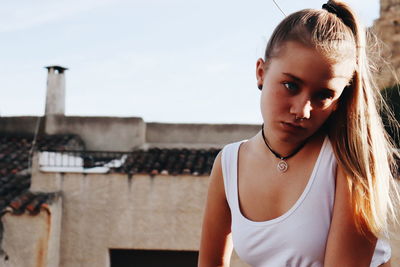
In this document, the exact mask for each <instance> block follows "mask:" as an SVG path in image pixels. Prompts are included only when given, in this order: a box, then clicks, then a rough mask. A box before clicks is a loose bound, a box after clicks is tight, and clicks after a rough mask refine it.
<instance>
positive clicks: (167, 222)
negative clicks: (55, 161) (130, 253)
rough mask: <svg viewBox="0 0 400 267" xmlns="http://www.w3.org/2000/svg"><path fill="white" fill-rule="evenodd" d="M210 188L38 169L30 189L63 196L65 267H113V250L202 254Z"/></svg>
mask: <svg viewBox="0 0 400 267" xmlns="http://www.w3.org/2000/svg"><path fill="white" fill-rule="evenodd" d="M35 162H37V161H36V160H35ZM207 187H208V178H207V177H193V176H155V177H150V176H147V175H137V176H134V177H132V178H128V176H127V175H123V174H86V175H83V174H71V173H66V174H60V173H42V172H39V171H38V170H37V164H36V165H35V166H34V168H33V181H32V187H31V189H32V190H40V191H45V192H46V191H50V192H51V191H59V190H61V191H62V192H63V218H62V219H63V221H62V231H61V252H60V255H61V257H60V266H61V267H86V266H99V267H108V266H109V249H153V250H192V251H196V250H198V249H199V243H200V234H201V223H202V216H203V208H204V204H205V198H206V193H207ZM232 262H233V264H232V266H233V267H240V266H245V265H242V264H241V263H240V261H239V260H238V259H237V258H236V256H235V257H234V258H233V260H232Z"/></svg>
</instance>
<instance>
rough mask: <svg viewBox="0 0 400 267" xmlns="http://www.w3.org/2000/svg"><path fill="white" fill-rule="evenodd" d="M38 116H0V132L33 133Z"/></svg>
mask: <svg viewBox="0 0 400 267" xmlns="http://www.w3.org/2000/svg"><path fill="white" fill-rule="evenodd" d="M39 119H40V117H33V116H32V117H30V116H26V117H24V116H22V117H0V133H1V134H7V133H10V134H34V133H35V130H36V126H37V123H38V122H39Z"/></svg>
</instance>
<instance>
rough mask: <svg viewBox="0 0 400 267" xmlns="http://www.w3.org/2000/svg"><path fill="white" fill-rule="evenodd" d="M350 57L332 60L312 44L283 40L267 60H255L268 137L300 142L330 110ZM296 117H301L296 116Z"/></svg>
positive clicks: (343, 83)
mask: <svg viewBox="0 0 400 267" xmlns="http://www.w3.org/2000/svg"><path fill="white" fill-rule="evenodd" d="M353 66H354V64H353V63H352V60H346V61H344V62H338V63H332V61H329V60H328V59H327V58H326V57H324V56H323V55H322V54H321V53H320V52H318V51H317V50H316V49H314V48H310V47H307V46H304V45H303V44H301V43H298V42H292V41H288V42H286V43H285V44H284V45H283V46H282V48H280V51H278V54H277V55H276V56H275V57H273V58H272V59H270V60H269V61H267V62H264V61H263V60H262V59H259V60H258V61H257V68H256V75H257V83H258V84H259V85H261V84H262V85H263V89H262V93H261V113H262V117H263V120H264V124H265V130H266V135H267V138H268V140H269V141H281V142H289V143H294V144H295V143H299V142H302V141H303V140H304V139H306V138H307V137H309V136H311V135H313V134H314V133H315V132H316V131H318V129H320V127H321V126H322V125H323V124H324V122H325V121H326V120H327V119H328V117H329V116H330V115H331V113H332V112H333V111H334V110H335V109H336V107H337V105H338V100H339V97H340V95H341V94H342V92H343V90H344V88H345V86H346V85H347V84H348V83H349V81H350V79H351V77H352V74H353ZM296 118H304V119H303V120H299V119H296Z"/></svg>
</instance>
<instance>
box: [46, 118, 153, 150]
mask: <svg viewBox="0 0 400 267" xmlns="http://www.w3.org/2000/svg"><path fill="white" fill-rule="evenodd" d="M145 129H146V125H145V123H144V121H143V119H141V118H119V117H72V116H68V117H64V116H48V117H46V133H47V134H68V133H72V134H77V135H79V136H80V137H81V138H82V140H83V141H84V142H85V145H86V149H88V150H101V151H130V150H132V148H134V147H139V146H141V145H143V144H144V142H145Z"/></svg>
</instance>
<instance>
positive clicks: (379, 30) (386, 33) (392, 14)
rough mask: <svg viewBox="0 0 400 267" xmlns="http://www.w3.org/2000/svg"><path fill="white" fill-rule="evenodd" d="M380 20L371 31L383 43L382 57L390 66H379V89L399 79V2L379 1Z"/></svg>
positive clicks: (394, 0) (392, 0)
mask: <svg viewBox="0 0 400 267" xmlns="http://www.w3.org/2000/svg"><path fill="white" fill-rule="evenodd" d="M380 2H381V7H380V8H381V9H380V18H379V19H377V20H376V21H375V23H374V26H373V27H372V30H373V31H374V32H375V33H376V34H377V35H378V37H379V38H380V39H381V40H382V41H383V43H384V46H383V51H382V52H383V54H382V57H383V59H384V60H386V61H387V62H388V63H389V64H390V66H386V65H383V66H381V67H380V68H381V71H380V74H379V76H378V84H379V86H380V87H381V88H384V87H387V86H391V85H394V84H395V83H398V82H399V81H396V78H395V75H397V76H398V78H400V1H399V0H381V1H380Z"/></svg>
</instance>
